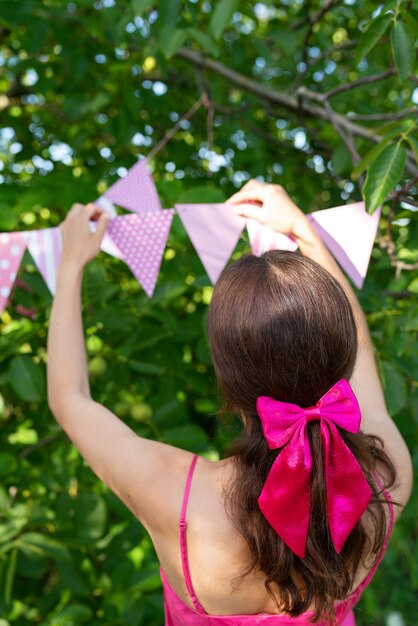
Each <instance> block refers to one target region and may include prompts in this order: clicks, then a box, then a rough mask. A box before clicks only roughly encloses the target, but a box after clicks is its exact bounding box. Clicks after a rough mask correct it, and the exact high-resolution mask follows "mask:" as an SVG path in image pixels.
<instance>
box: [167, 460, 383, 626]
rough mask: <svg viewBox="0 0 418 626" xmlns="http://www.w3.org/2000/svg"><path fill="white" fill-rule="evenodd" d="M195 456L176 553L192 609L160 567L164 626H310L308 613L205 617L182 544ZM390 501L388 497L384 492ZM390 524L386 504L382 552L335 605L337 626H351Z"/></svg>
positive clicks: (189, 475)
mask: <svg viewBox="0 0 418 626" xmlns="http://www.w3.org/2000/svg"><path fill="white" fill-rule="evenodd" d="M197 459H198V456H197V455H195V456H194V457H193V460H192V463H191V465H190V469H189V472H188V475H187V481H186V488H185V491H184V498H183V506H182V510H181V516H180V550H181V560H182V566H183V574H184V580H185V582H186V587H187V590H188V592H189V594H190V597H191V599H192V602H193V606H194V608H190V607H189V606H187V604H185V603H184V602H183V600H181V599H180V598H179V597H178V595H177V594H176V593H175V592H174V591H173V589H172V588H171V586H170V584H169V582H168V580H167V578H166V576H165V573H164V571H163V569H162V568H160V575H161V580H162V584H163V590H164V614H165V626H312V623H311V622H310V621H309V620H310V617H311V616H312V612H311V611H308V612H306V613H304V614H303V615H299V617H289V616H287V615H272V614H271V613H256V614H252V615H209V614H208V613H206V611H205V610H204V609H203V607H202V606H201V605H200V603H199V600H198V599H197V597H196V594H195V592H194V589H193V584H192V580H191V576H190V570H189V563H188V559H187V543H186V510H187V501H188V499H189V492H190V485H191V481H192V476H193V471H194V468H195V465H196V461H197ZM385 494H386V496H387V497H388V499H389V500H390V495H389V494H388V493H387V492H385ZM393 522H394V514H393V505H392V503H391V502H390V522H389V528H388V532H387V534H386V538H385V542H384V545H383V547H382V551H381V553H380V555H379V557H378V559H377V561H376V563H375V565H374V566H373V568H372V569H371V570H370V572H369V573H368V575H367V576H366V578H365V579H364V580H363V582H362V583H361V584H360V585H359V586H358V587H357V588H356V590H355V591H354V592H353V593H352V594H351V595H350V596H348V598H347V599H346V600H343V601H339V602H337V603H336V605H335V610H336V613H337V618H338V623H339V624H340V626H355V619H354V613H353V607H354V606H355V605H356V604H357V602H358V601H359V599H360V596H361V594H362V592H363V590H364V589H365V588H366V587H367V585H368V584H369V583H370V581H371V579H372V578H373V576H374V574H375V572H376V569H377V567H378V565H379V563H380V561H381V560H382V558H383V555H384V553H385V551H386V547H387V544H388V541H389V537H390V534H391V532H392V528H393ZM316 626H327V624H325V622H317V623H316Z"/></svg>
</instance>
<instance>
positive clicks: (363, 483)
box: [279, 420, 372, 553]
mask: <svg viewBox="0 0 418 626" xmlns="http://www.w3.org/2000/svg"><path fill="white" fill-rule="evenodd" d="M321 438H322V448H323V451H324V465H325V483H326V496H327V516H328V525H329V529H330V533H331V538H332V541H333V543H334V547H335V550H336V552H337V553H339V552H341V550H342V548H343V545H344V543H345V541H346V539H347V537H348V535H349V534H350V533H351V531H352V530H353V528H354V526H355V525H356V524H357V522H358V521H359V519H360V518H361V516H362V515H363V513H364V512H365V510H366V509H367V507H368V505H369V503H370V499H371V497H372V492H371V489H370V485H369V483H368V482H367V480H366V477H365V475H364V472H363V469H362V467H361V465H360V464H359V462H358V461H357V459H356V458H355V456H354V454H353V453H352V452H351V450H350V449H349V447H348V446H347V445H346V443H345V442H344V440H343V439H342V437H341V435H340V433H339V432H338V430H337V428H336V427H335V425H334V424H333V423H332V422H330V421H329V420H323V421H322V422H321ZM279 456H280V455H279Z"/></svg>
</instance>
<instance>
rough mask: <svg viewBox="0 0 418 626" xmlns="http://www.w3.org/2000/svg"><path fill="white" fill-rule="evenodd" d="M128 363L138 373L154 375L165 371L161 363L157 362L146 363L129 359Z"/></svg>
mask: <svg viewBox="0 0 418 626" xmlns="http://www.w3.org/2000/svg"><path fill="white" fill-rule="evenodd" d="M128 363H129V367H130V368H131V369H133V371H134V372H137V373H138V374H151V375H152V376H154V375H155V376H160V375H162V374H164V372H165V369H164V368H163V367H160V365H155V363H145V362H142V361H134V360H132V359H129V360H128Z"/></svg>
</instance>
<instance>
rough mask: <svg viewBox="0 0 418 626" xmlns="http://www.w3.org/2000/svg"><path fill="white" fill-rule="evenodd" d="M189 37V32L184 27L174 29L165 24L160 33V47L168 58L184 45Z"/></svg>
mask: <svg viewBox="0 0 418 626" xmlns="http://www.w3.org/2000/svg"><path fill="white" fill-rule="evenodd" d="M186 39H187V32H186V31H185V30H183V29H179V28H178V29H174V28H172V26H170V25H167V26H164V27H163V28H162V29H161V31H160V35H159V42H160V46H159V47H160V49H161V52H162V53H163V55H164V57H165V58H166V59H171V57H172V56H174V55H175V54H176V52H177V51H178V50H179V49H180V48H181V47H182V45H183V44H184V42H185V41H186Z"/></svg>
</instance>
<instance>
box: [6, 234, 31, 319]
mask: <svg viewBox="0 0 418 626" xmlns="http://www.w3.org/2000/svg"><path fill="white" fill-rule="evenodd" d="M23 235H24V233H21V232H20V233H19V232H18V233H1V234H0V313H2V311H3V310H4V309H5V308H6V306H7V302H8V299H9V296H10V293H11V291H12V287H13V283H14V282H15V279H16V276H17V272H18V269H19V266H20V263H21V261H22V257H23V255H24V253H25V250H26V242H25V238H24V236H23Z"/></svg>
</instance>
